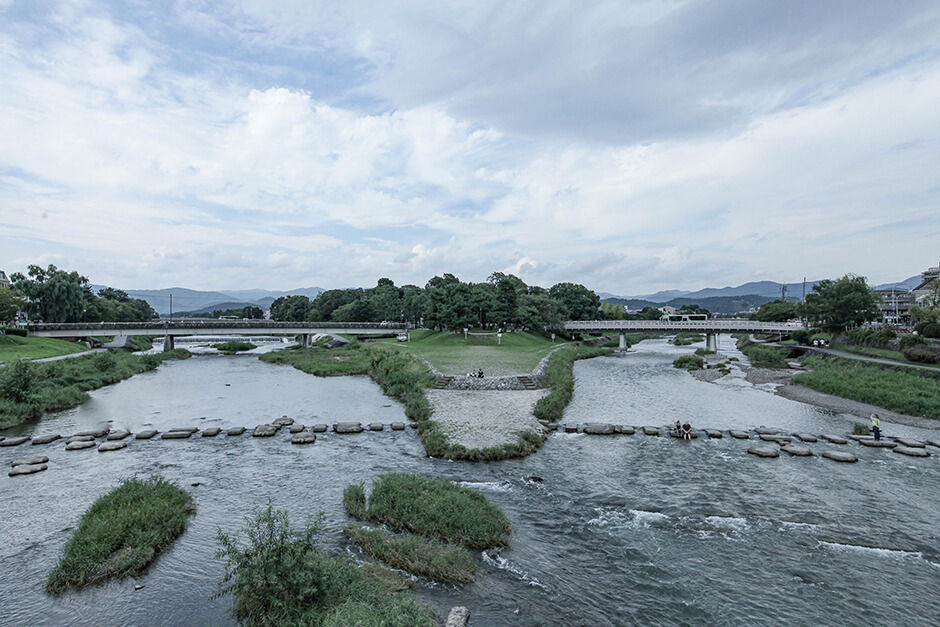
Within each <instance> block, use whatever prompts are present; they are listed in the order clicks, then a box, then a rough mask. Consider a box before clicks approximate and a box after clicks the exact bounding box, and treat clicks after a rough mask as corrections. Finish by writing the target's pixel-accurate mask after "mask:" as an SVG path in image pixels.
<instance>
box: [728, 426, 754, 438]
mask: <svg viewBox="0 0 940 627" xmlns="http://www.w3.org/2000/svg"><path fill="white" fill-rule="evenodd" d="M728 433H730V434H731V437H732V438H735V439H737V440H747V439H750V437H751V435H750V434H749V433H748V432H747V431H741V430H739V429H732V430H731V431H729V432H728Z"/></svg>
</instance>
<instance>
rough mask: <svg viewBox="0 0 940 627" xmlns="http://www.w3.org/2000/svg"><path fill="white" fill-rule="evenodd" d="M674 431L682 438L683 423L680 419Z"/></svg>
mask: <svg viewBox="0 0 940 627" xmlns="http://www.w3.org/2000/svg"><path fill="white" fill-rule="evenodd" d="M673 432H674V433H675V434H676V436H677V437H680V438H681V437H682V423H681V422H679V421H678V420H677V421H676V426H675V427H674V428H673Z"/></svg>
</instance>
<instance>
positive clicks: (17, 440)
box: [0, 436, 29, 446]
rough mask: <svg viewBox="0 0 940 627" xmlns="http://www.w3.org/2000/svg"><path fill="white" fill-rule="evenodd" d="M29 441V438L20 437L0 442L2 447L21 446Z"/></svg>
mask: <svg viewBox="0 0 940 627" xmlns="http://www.w3.org/2000/svg"><path fill="white" fill-rule="evenodd" d="M28 440H29V438H28V437H26V436H20V437H16V438H6V439H5V440H3V441H2V442H0V446H19V445H20V444H22V443H23V442H26V441H28Z"/></svg>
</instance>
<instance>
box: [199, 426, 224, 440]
mask: <svg viewBox="0 0 940 627" xmlns="http://www.w3.org/2000/svg"><path fill="white" fill-rule="evenodd" d="M220 433H222V428H221V427H209V428H208V429H203V431H202V437H204V438H214V437H215V436H217V435H219V434H220Z"/></svg>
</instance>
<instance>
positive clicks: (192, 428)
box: [167, 427, 199, 434]
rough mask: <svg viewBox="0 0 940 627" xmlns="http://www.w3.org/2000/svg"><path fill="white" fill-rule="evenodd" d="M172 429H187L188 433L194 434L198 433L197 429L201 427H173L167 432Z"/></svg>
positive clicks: (179, 430) (180, 430)
mask: <svg viewBox="0 0 940 627" xmlns="http://www.w3.org/2000/svg"><path fill="white" fill-rule="evenodd" d="M171 431H177V432H182V431H186V432H187V433H190V434H193V433H196V432H197V431H199V428H198V427H173V428H172V429H170V431H168V432H167V433H169V432H171Z"/></svg>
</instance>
